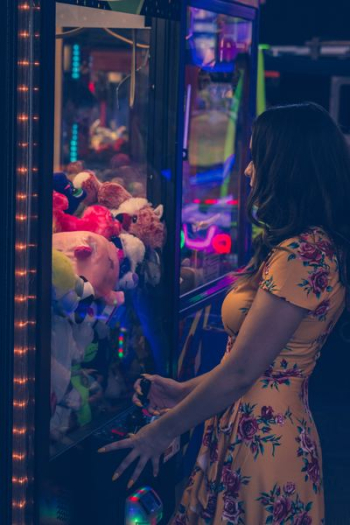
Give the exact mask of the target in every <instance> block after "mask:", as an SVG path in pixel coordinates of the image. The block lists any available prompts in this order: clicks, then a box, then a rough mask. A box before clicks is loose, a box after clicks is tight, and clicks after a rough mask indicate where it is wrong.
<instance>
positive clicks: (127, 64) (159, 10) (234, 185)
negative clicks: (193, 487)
mask: <svg viewBox="0 0 350 525" xmlns="http://www.w3.org/2000/svg"><path fill="white" fill-rule="evenodd" d="M0 9H1V11H0V12H1V15H2V18H3V19H4V20H6V24H5V26H6V27H5V29H6V30H5V31H4V32H3V33H2V34H1V38H2V45H3V49H4V51H5V52H4V53H2V56H1V65H2V72H3V75H2V76H1V80H0V81H1V83H2V87H3V93H4V97H3V104H2V105H1V111H2V117H3V122H4V128H5V129H6V130H7V134H6V137H5V139H4V143H3V144H4V155H3V156H2V158H1V162H2V168H3V174H4V176H3V180H4V191H3V192H2V194H1V201H2V210H3V224H4V228H3V229H2V236H1V239H2V246H3V249H2V253H3V257H2V258H1V260H0V264H1V269H2V272H1V275H2V278H3V294H2V297H3V305H4V313H5V315H3V316H2V317H1V323H2V344H1V348H2V349H4V350H3V351H2V352H1V353H0V360H1V367H0V374H1V378H2V384H3V395H2V396H1V398H0V410H1V416H2V425H1V427H0V433H1V440H2V443H5V444H6V450H7V451H8V453H6V454H2V455H1V457H0V475H1V485H2V490H1V491H0V504H1V516H2V520H3V523H4V524H6V525H7V524H12V525H15V524H16V525H17V524H18V525H19V524H21V525H22V524H30V525H31V524H35V525H37V524H38V525H48V524H50V525H61V524H69V525H80V524H81V523H85V524H97V523H98V524H99V525H105V524H107V523H108V525H113V524H115V525H117V524H118V525H122V524H129V523H136V522H143V523H160V524H164V525H165V524H166V523H167V520H168V519H169V517H170V515H171V513H172V512H173V510H174V506H175V490H174V485H175V482H176V476H177V474H176V473H177V468H178V461H179V454H177V453H178V451H179V450H180V449H181V448H182V447H183V446H184V444H185V443H186V440H187V439H188V436H187V437H186V436H185V437H184V436H181V437H180V438H179V439H177V440H175V441H174V442H173V443H172V445H171V446H170V447H169V449H168V450H167V451H166V452H165V453H164V455H163V458H162V467H161V469H160V473H159V476H158V478H157V479H153V476H152V473H151V469H150V468H149V467H146V468H145V470H144V472H143V474H142V476H141V477H140V479H139V480H138V482H137V485H136V486H135V487H134V488H133V489H131V490H129V491H128V490H127V489H126V482H127V480H128V479H129V477H130V475H131V471H130V469H128V470H127V471H126V472H125V473H124V475H123V476H121V478H120V479H118V481H116V482H114V483H113V482H112V475H113V473H114V471H115V469H116V467H117V465H118V464H119V463H120V462H121V460H122V459H123V456H124V453H123V452H116V453H115V454H114V455H113V454H111V455H108V457H107V456H105V455H99V454H97V450H98V449H99V448H100V447H101V446H104V445H105V444H108V443H110V442H111V441H114V440H118V439H123V438H124V437H125V436H127V434H128V433H130V432H137V430H138V429H139V428H140V427H142V426H143V425H145V424H152V417H151V416H150V415H149V414H148V413H147V411H142V410H137V409H136V408H135V407H134V406H133V405H132V401H131V397H132V394H133V383H134V381H135V380H136V379H137V378H138V377H139V376H140V374H141V373H143V372H148V373H157V374H161V375H167V376H171V377H178V378H179V379H180V380H184V379H186V378H189V377H192V376H193V375H194V374H197V373H200V372H201V371H202V370H204V369H205V367H210V366H213V365H214V362H215V359H217V358H218V356H219V353H220V352H212V351H210V341H211V339H210V337H209V336H210V334H214V335H215V334H216V335H217V334H220V333H221V332H220V330H221V328H220V326H219V325H218V312H219V307H218V305H219V304H220V300H221V298H222V296H223V294H224V293H225V291H226V290H228V289H229V287H230V286H231V284H232V275H231V272H232V270H235V269H237V268H238V266H239V265H241V264H243V263H244V262H245V260H246V259H247V257H248V251H249V242H250V241H249V230H248V228H247V226H246V222H245V216H244V203H245V198H246V191H247V187H246V184H245V182H244V179H243V175H242V171H243V167H244V166H245V164H246V162H247V160H248V148H247V145H248V144H249V134H250V131H249V130H250V125H251V122H252V118H253V115H254V98H255V97H254V91H255V73H256V72H255V63H256V45H257V12H258V10H257V2H255V0H241V1H240V2H230V1H224V0H213V1H211V2H207V1H205V0H202V1H199V0H198V1H197V0H191V1H190V2H188V3H187V2H178V1H176V0H155V1H150V0H128V1H124V0H110V1H108V2H107V1H102V0H57V1H55V0H46V1H45V2H44V1H41V0H14V1H11V2H10V1H8V2H7V1H6V2H3V3H2V4H1V7H0ZM179 328H180V330H179ZM204 334H206V337H205V338H204V337H203V335H204ZM219 346H220V345H218V347H219Z"/></svg>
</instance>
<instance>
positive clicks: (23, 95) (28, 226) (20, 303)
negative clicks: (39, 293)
mask: <svg viewBox="0 0 350 525" xmlns="http://www.w3.org/2000/svg"><path fill="white" fill-rule="evenodd" d="M17 6H18V18H17V20H18V23H17V28H18V29H17V37H18V46H17V49H18V51H17V53H18V59H17V129H16V141H17V148H16V172H15V174H14V176H15V177H16V215H15V230H16V231H15V235H16V241H15V247H14V248H15V268H14V273H15V296H14V349H13V353H14V356H13V363H14V365H13V366H14V377H13V429H12V436H13V439H12V445H13V447H12V524H13V525H24V524H25V523H27V519H28V515H30V514H31V508H32V504H33V502H32V500H31V491H30V485H31V482H32V480H33V469H32V466H33V453H34V451H33V449H32V443H33V439H32V438H33V435H34V385H35V375H34V371H35V330H36V317H35V313H36V312H35V310H36V300H37V298H36V252H37V242H36V227H37V225H36V223H37V218H38V217H37V196H38V193H37V186H38V181H37V176H38V152H37V150H38V142H37V139H36V137H37V133H38V124H39V115H38V111H37V108H38V96H39V85H38V73H39V68H40V59H39V45H40V32H39V29H38V28H39V27H40V24H39V21H40V20H39V17H40V0H19V1H18V4H17Z"/></svg>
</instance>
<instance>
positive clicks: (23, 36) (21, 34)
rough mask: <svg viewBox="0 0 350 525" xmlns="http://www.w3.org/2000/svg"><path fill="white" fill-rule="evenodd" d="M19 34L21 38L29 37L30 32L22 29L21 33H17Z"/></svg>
mask: <svg viewBox="0 0 350 525" xmlns="http://www.w3.org/2000/svg"><path fill="white" fill-rule="evenodd" d="M19 36H20V37H21V38H29V36H30V34H29V33H28V31H22V33H19Z"/></svg>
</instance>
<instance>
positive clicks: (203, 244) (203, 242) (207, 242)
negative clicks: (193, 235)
mask: <svg viewBox="0 0 350 525" xmlns="http://www.w3.org/2000/svg"><path fill="white" fill-rule="evenodd" d="M183 231H184V234H185V245H186V246H187V248H189V249H190V250H200V251H203V250H206V249H207V248H209V247H210V246H211V244H212V242H213V239H214V236H215V233H216V226H210V227H209V228H208V233H207V236H206V238H205V239H200V240H198V239H197V240H195V239H190V238H189V237H188V227H187V224H184V225H183Z"/></svg>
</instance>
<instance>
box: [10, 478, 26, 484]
mask: <svg viewBox="0 0 350 525" xmlns="http://www.w3.org/2000/svg"><path fill="white" fill-rule="evenodd" d="M12 483H18V484H20V485H23V484H24V483H28V478H27V477H25V478H15V477H13V478H12Z"/></svg>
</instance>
